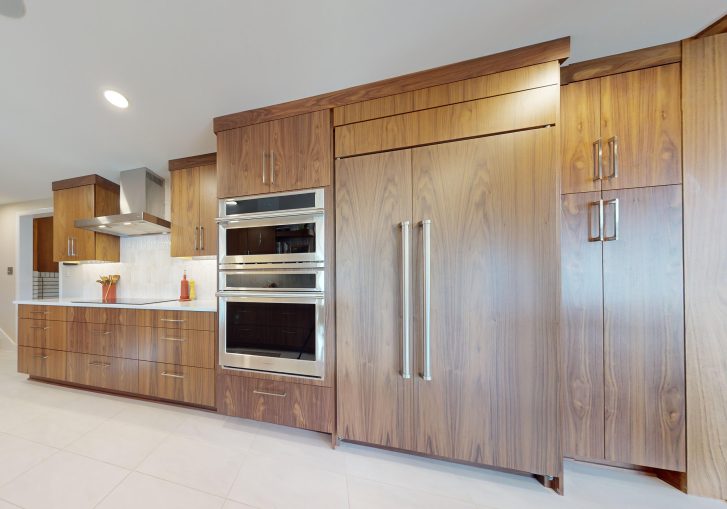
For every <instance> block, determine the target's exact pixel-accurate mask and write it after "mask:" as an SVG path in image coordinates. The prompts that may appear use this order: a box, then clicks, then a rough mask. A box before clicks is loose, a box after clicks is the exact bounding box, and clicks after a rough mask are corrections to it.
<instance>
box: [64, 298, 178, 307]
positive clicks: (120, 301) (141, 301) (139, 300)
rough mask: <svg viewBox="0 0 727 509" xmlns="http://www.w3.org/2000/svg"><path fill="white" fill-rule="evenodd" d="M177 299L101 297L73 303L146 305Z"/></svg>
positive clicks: (73, 301)
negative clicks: (106, 298) (109, 299)
mask: <svg viewBox="0 0 727 509" xmlns="http://www.w3.org/2000/svg"><path fill="white" fill-rule="evenodd" d="M176 300H177V299H154V298H136V299H114V300H112V301H103V300H101V299H89V300H72V301H71V302H72V303H73V304H108V305H114V304H126V305H133V306H144V305H146V304H159V303H162V302H174V301H176Z"/></svg>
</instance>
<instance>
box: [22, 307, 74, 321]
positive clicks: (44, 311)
mask: <svg viewBox="0 0 727 509" xmlns="http://www.w3.org/2000/svg"><path fill="white" fill-rule="evenodd" d="M66 309H68V308H66V307H64V306H42V305H35V304H20V305H18V318H32V319H35V320H57V321H61V322H63V321H65V320H66Z"/></svg>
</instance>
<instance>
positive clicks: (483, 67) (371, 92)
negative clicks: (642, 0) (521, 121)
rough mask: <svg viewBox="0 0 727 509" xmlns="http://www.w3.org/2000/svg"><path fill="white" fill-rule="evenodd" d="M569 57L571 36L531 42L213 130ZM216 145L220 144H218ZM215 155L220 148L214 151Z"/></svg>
mask: <svg viewBox="0 0 727 509" xmlns="http://www.w3.org/2000/svg"><path fill="white" fill-rule="evenodd" d="M568 56H570V37H563V38H561V39H555V40H552V41H548V42H544V43H541V44H534V45H532V46H526V47H523V48H518V49H514V50H510V51H505V52H502V53H497V54H495V55H489V56H485V57H480V58H475V59H472V60H467V61H464V62H459V63H455V64H450V65H445V66H442V67H437V68H435V69H429V70H426V71H420V72H416V73H412V74H407V75H404V76H399V77H395V78H389V79H386V80H382V81H377V82H374V83H369V84H366V85H359V86H355V87H351V88H347V89H344V90H338V91H336V92H329V93H326V94H321V95H317V96H314V97H308V98H305V99H299V100H296V101H290V102H287V103H282V104H277V105H274V106H268V107H265V108H258V109H254V110H249V111H243V112H240V113H233V114H230V115H225V116H222V117H217V118H215V119H214V131H215V133H219V132H220V131H225V130H228V129H235V128H238V127H241V126H245V125H250V124H257V123H260V122H265V121H269V120H275V119H278V118H284V117H290V116H293V115H300V114H303V113H309V112H311V111H318V110H324V109H330V108H335V107H336V106H343V105H345V104H351V103H355V102H360V101H366V100H369V99H377V98H380V97H386V96H391V95H396V94H400V93H403V92H411V91H413V90H418V89H421V88H426V87H431V86H435V85H442V84H444V83H451V82H454V81H460V80H465V79H469V78H474V77H477V76H483V75H486V74H493V73H498V72H502V71H508V70H510V69H517V68H520V67H526V66H529V65H534V64H539V63H542V62H551V61H554V60H557V61H561V62H562V61H563V60H565V59H566V58H568ZM218 147H219V145H218ZM217 153H218V157H219V154H220V150H219V148H218V150H217Z"/></svg>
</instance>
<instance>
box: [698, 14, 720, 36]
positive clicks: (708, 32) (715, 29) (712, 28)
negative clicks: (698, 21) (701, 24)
mask: <svg viewBox="0 0 727 509" xmlns="http://www.w3.org/2000/svg"><path fill="white" fill-rule="evenodd" d="M725 32H727V15H725V16H722V17H721V18H719V19H718V20H717V21H715V22H714V23H712V24H711V25H709V26H708V27H707V28H705V29H704V30H702V31H701V32H699V33H698V34H697V35H695V36H694V37H695V38H696V39H701V38H702V37H709V36H712V35H719V34H723V33H725Z"/></svg>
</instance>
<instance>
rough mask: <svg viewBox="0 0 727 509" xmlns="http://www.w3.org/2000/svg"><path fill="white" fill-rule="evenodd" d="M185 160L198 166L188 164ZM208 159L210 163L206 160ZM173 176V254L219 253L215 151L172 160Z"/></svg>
mask: <svg viewBox="0 0 727 509" xmlns="http://www.w3.org/2000/svg"><path fill="white" fill-rule="evenodd" d="M185 161H187V162H188V164H195V166H191V167H185V166H186V165H185ZM205 163H206V164H205ZM169 170H170V174H171V177H172V256H213V255H216V254H217V225H216V224H215V218H216V217H217V165H216V163H215V154H208V155H206V156H204V159H202V158H201V157H194V158H186V159H177V160H174V161H170V162H169Z"/></svg>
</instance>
